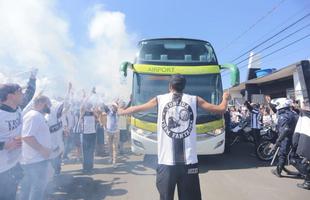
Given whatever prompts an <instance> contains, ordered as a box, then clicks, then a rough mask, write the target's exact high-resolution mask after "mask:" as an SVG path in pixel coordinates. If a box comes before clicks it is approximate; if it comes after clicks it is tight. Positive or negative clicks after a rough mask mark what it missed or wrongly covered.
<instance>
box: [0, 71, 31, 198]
mask: <svg viewBox="0 0 310 200" xmlns="http://www.w3.org/2000/svg"><path fill="white" fill-rule="evenodd" d="M35 75H36V72H35V73H32V74H31V77H30V80H29V82H28V86H27V89H26V92H25V93H23V92H22V88H21V87H20V86H19V85H18V84H13V83H7V84H0V199H1V200H6V199H9V200H11V199H15V198H16V189H17V185H18V183H19V181H20V179H21V178H22V170H21V168H20V166H19V164H18V162H19V159H20V155H21V144H22V142H21V130H22V122H23V120H22V109H23V108H24V107H25V106H26V105H27V104H28V103H29V101H30V100H31V99H32V97H33V95H34V93H35V87H36V79H35Z"/></svg>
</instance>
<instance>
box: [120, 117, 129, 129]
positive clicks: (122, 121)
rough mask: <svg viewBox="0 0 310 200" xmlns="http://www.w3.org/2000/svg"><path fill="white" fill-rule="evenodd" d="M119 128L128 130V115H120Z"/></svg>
mask: <svg viewBox="0 0 310 200" xmlns="http://www.w3.org/2000/svg"><path fill="white" fill-rule="evenodd" d="M118 128H119V129H120V130H126V129H127V117H126V116H124V115H121V116H119V117H118Z"/></svg>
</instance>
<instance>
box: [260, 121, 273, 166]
mask: <svg viewBox="0 0 310 200" xmlns="http://www.w3.org/2000/svg"><path fill="white" fill-rule="evenodd" d="M260 134H261V140H260V143H259V145H258V147H257V149H256V155H257V157H258V159H260V160H262V161H271V160H272V159H273V156H274V154H275V152H274V151H271V149H272V148H273V145H274V144H275V142H276V140H277V137H278V133H277V131H276V125H275V124H274V123H273V124H271V125H267V126H264V127H263V129H262V130H261V131H260Z"/></svg>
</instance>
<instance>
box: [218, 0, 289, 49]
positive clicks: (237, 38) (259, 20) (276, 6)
mask: <svg viewBox="0 0 310 200" xmlns="http://www.w3.org/2000/svg"><path fill="white" fill-rule="evenodd" d="M284 1H286V0H282V1H280V2H279V3H278V4H277V5H275V6H274V7H273V8H272V9H271V10H269V11H268V12H267V13H266V14H265V15H263V16H262V17H261V18H259V19H258V20H257V21H256V22H255V23H254V24H252V25H251V26H250V27H249V28H248V29H246V30H245V31H244V32H243V33H241V34H240V35H239V36H237V37H236V38H235V39H233V40H232V41H231V42H230V43H228V45H226V46H225V47H224V48H222V49H221V50H220V51H219V52H220V53H221V52H222V51H223V50H225V49H228V48H229V47H230V46H231V45H232V44H233V43H234V42H236V41H238V40H239V39H240V38H241V37H243V36H244V35H245V34H246V33H248V32H249V31H250V30H252V29H253V28H254V27H255V26H256V25H257V24H258V23H259V22H261V21H263V20H264V19H265V18H266V17H267V16H268V15H270V14H271V13H272V12H274V11H275V10H276V9H277V8H278V7H279V6H280V5H281V4H282V3H284Z"/></svg>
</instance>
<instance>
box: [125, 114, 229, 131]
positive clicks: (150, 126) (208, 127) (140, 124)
mask: <svg viewBox="0 0 310 200" xmlns="http://www.w3.org/2000/svg"><path fill="white" fill-rule="evenodd" d="M131 125H133V126H135V127H136V128H140V129H143V130H146V131H150V132H156V131H157V124H156V123H151V122H146V121H142V120H139V119H136V118H134V117H131ZM223 127H224V121H223V119H220V120H216V121H213V122H208V123H205V124H198V125H197V126H196V132H197V133H198V134H199V133H206V132H208V131H212V130H215V129H218V128H223Z"/></svg>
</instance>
